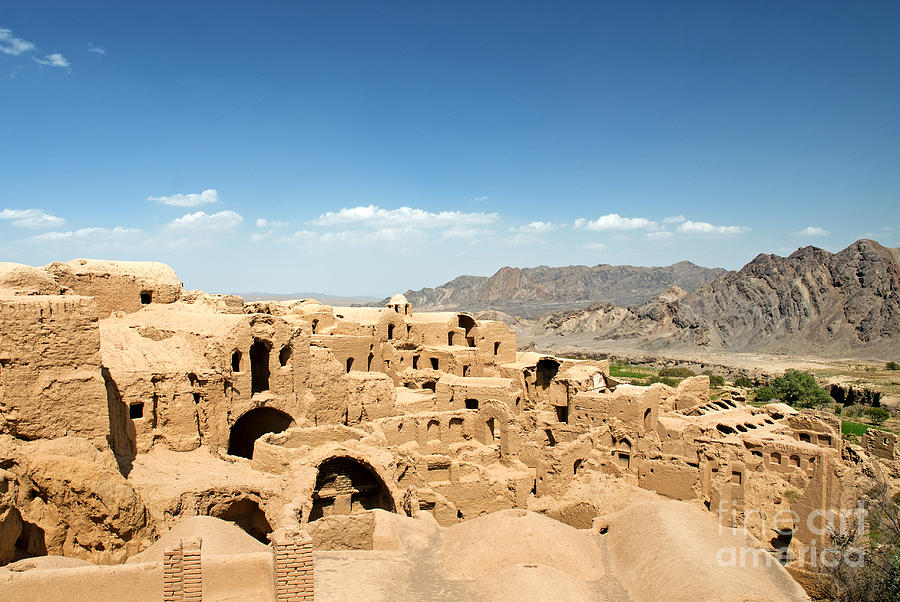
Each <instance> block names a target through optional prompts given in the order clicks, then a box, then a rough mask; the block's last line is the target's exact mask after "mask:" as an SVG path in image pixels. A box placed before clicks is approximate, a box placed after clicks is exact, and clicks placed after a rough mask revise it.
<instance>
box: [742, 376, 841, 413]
mask: <svg viewBox="0 0 900 602" xmlns="http://www.w3.org/2000/svg"><path fill="white" fill-rule="evenodd" d="M756 399H757V401H769V400H771V399H780V400H781V401H783V402H784V403H786V404H788V405H791V406H794V407H798V408H822V407H825V406H827V405H830V404H831V403H832V399H831V395H829V394H828V391H826V390H825V389H823V388H822V387H820V386H819V385H818V383H816V378H815V377H814V376H813V375H812V374H810V373H809V372H801V371H800V370H794V369H793V368H791V369H788V370H787V371H786V372H785V373H784V376H779V377H778V378H776V379H775V380H774V382H773V383H772V384H771V385H770V386H768V387H760V388H759V389H758V390H757V392H756Z"/></svg>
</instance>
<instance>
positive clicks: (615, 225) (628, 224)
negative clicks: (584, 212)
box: [573, 213, 656, 230]
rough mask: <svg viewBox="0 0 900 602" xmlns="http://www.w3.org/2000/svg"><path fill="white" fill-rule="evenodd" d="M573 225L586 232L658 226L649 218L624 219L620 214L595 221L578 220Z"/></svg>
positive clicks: (602, 216)
mask: <svg viewBox="0 0 900 602" xmlns="http://www.w3.org/2000/svg"><path fill="white" fill-rule="evenodd" d="M573 225H574V227H575V228H579V229H584V230H637V229H639V228H651V227H655V226H656V224H655V222H651V221H650V220H648V219H647V218H644V217H622V216H621V215H619V214H618V213H609V214H607V215H601V216H600V217H598V218H597V219H595V220H587V219H585V218H578V219H576V220H575V223H574V224H573Z"/></svg>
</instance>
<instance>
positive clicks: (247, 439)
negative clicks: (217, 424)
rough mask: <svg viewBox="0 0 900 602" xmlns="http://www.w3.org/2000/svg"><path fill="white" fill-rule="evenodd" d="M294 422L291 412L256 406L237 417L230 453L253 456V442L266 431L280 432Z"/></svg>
mask: <svg viewBox="0 0 900 602" xmlns="http://www.w3.org/2000/svg"><path fill="white" fill-rule="evenodd" d="M293 422H294V419H293V418H291V416H290V414H286V413H285V412H282V411H281V410H276V409H275V408H256V409H254V410H250V411H249V412H247V413H246V414H244V415H243V416H241V417H240V418H238V419H237V422H235V423H234V426H232V427H231V436H230V437H229V438H228V453H229V454H231V455H232V456H241V457H242V458H248V459H249V458H253V444H254V443H255V442H256V440H257V439H259V438H260V437H262V436H263V435H265V434H266V433H280V432H281V431H283V430H285V429H287V428H288V427H289V426H291V424H292V423H293Z"/></svg>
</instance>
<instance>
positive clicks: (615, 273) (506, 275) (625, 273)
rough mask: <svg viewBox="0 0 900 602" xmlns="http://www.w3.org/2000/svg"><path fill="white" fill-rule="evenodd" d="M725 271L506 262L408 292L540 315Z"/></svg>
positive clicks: (419, 298) (439, 305)
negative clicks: (492, 271)
mask: <svg viewBox="0 0 900 602" xmlns="http://www.w3.org/2000/svg"><path fill="white" fill-rule="evenodd" d="M724 273H725V270H723V269H722V268H704V267H700V266H698V265H694V264H693V263H691V262H689V261H681V262H679V263H675V264H672V265H670V266H666V267H637V266H630V265H618V266H616V265H605V264H604V265H595V266H584V265H573V266H566V267H557V268H551V267H547V266H545V265H542V266H538V267H535V268H512V267H503V268H501V269H500V270H498V271H497V273H496V274H494V275H493V276H460V277H458V278H455V279H454V280H451V281H450V282H448V283H446V284H443V285H441V286H439V287H437V288H423V289H421V290H418V291H412V290H411V291H407V292H406V293H405V295H406V298H407V299H408V300H409V302H410V303H412V304H413V308H414V309H415V310H416V311H436V310H450V311H473V312H474V311H481V310H498V311H502V312H505V313H508V314H511V315H518V316H526V317H536V316H545V315H547V314H549V313H551V312H554V311H559V310H562V309H574V308H583V307H587V306H588V305H590V304H591V303H596V302H598V301H606V302H610V303H614V304H617V305H639V304H642V303H645V302H647V301H648V300H649V299H651V298H652V297H654V296H655V295H658V294H660V293H662V292H663V291H665V290H666V289H668V288H669V287H671V286H679V287H681V288H683V289H685V290H688V291H692V290H694V289H696V288H699V287H700V286H702V285H704V284H706V283H707V282H710V281H712V280H714V279H715V278H716V277H717V276H720V275H721V274H724ZM385 301H386V300H385Z"/></svg>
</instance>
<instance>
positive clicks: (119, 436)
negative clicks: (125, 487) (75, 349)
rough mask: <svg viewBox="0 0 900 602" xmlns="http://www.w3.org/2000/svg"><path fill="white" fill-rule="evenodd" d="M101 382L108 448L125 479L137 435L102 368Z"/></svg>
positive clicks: (115, 387) (126, 409)
mask: <svg viewBox="0 0 900 602" xmlns="http://www.w3.org/2000/svg"><path fill="white" fill-rule="evenodd" d="M102 374H103V382H104V384H105V385H106V405H107V410H108V413H109V435H108V440H109V446H110V448H111V449H112V450H113V453H114V454H115V456H116V462H117V463H118V464H119V472H121V473H122V476H124V477H127V476H128V473H130V472H131V467H132V464H133V462H134V458H135V456H136V455H137V434H136V433H135V430H134V422H132V418H131V417H130V415H129V408H127V407H125V404H124V403H123V401H122V394H121V393H120V392H119V388H118V387H117V386H116V382H115V381H114V380H113V379H112V376H111V375H110V373H109V369H108V368H103V370H102Z"/></svg>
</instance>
